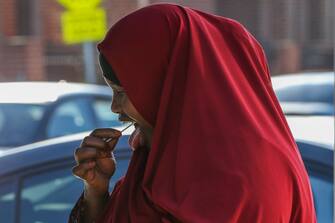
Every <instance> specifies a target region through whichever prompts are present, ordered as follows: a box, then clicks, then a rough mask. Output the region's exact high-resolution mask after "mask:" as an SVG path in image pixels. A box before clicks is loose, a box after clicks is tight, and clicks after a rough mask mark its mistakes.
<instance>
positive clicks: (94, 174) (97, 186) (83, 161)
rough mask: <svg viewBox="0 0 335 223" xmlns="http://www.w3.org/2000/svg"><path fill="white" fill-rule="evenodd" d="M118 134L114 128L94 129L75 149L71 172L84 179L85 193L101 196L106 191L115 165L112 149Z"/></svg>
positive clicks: (118, 136) (119, 134)
mask: <svg viewBox="0 0 335 223" xmlns="http://www.w3.org/2000/svg"><path fill="white" fill-rule="evenodd" d="M120 136H121V132H120V131H118V130H115V129H107V128H105V129H95V130H94V131H93V132H92V133H91V134H90V135H89V136H86V137H85V138H84V139H83V141H82V143H81V145H80V147H79V148H78V149H76V151H75V154H74V156H75V160H76V162H77V165H76V166H75V167H73V168H72V173H73V174H74V175H75V176H77V177H79V178H80V179H82V180H83V181H84V183H85V195H86V194H87V195H88V196H91V197H92V196H93V197H95V196H96V197H101V196H104V195H105V194H106V193H107V192H108V186H109V181H110V178H111V177H112V176H113V174H114V172H115V165H116V161H115V158H114V155H113V150H114V148H115V145H116V143H117V141H118V139H119V138H120ZM106 139H111V140H106Z"/></svg>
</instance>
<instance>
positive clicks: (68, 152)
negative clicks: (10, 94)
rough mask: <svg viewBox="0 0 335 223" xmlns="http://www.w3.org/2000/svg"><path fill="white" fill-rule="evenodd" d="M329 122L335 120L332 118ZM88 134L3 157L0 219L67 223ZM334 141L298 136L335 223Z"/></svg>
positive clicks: (327, 220) (323, 215) (325, 218)
mask: <svg viewBox="0 0 335 223" xmlns="http://www.w3.org/2000/svg"><path fill="white" fill-rule="evenodd" d="M298 118H301V117H298ZM324 118H330V117H324ZM328 121H329V123H333V119H331V118H330V119H329V120H328ZM289 124H290V125H291V126H292V127H293V125H302V126H303V125H304V123H303V122H300V121H299V122H296V121H295V120H294V117H291V118H290V120H289ZM307 124H308V126H307V127H308V128H309V129H311V131H314V132H319V131H333V132H332V135H331V137H333V134H334V128H331V129H316V128H314V125H313V124H312V123H310V122H309V123H307ZM303 127H304V128H306V126H303ZM299 128H300V127H294V128H292V129H293V130H296V129H299ZM132 131H133V128H132V129H128V130H126V132H125V133H124V135H123V136H122V137H121V138H120V141H119V143H118V144H117V147H116V151H115V157H116V159H117V170H116V173H115V174H114V176H113V177H112V180H111V184H110V187H111V188H110V189H112V187H113V186H114V183H115V181H116V180H117V179H119V178H120V177H121V176H122V175H123V174H124V173H125V171H126V169H127V167H128V163H129V159H130V156H131V150H130V148H129V145H128V142H127V141H128V137H129V134H130V133H131V132H132ZM293 133H294V134H295V135H296V133H295V132H293ZM87 134H88V133H81V134H76V135H71V136H63V137H60V138H55V139H50V140H47V141H43V142H38V143H34V144H31V145H26V146H23V147H19V148H15V149H12V150H8V151H4V152H3V153H2V154H1V155H0V222H5V223H23V222H25V223H30V222H45V223H46V222H47V223H59V222H66V221H67V217H68V215H69V213H70V210H71V209H72V207H73V205H74V203H75V201H76V200H77V199H78V197H79V196H80V194H81V193H82V190H83V183H82V181H81V180H79V179H77V178H75V177H74V176H73V175H72V173H71V168H72V167H73V166H74V165H75V161H74V158H73V153H74V150H75V148H77V147H78V146H79V144H80V142H81V140H82V138H83V137H84V136H85V135H87ZM329 141H330V140H328V141H327V140H323V139H321V140H319V141H318V140H314V139H313V140H309V133H308V134H307V135H303V134H301V135H298V136H297V138H296V142H297V144H298V147H299V149H300V152H301V154H302V158H303V160H304V162H305V166H306V168H307V171H308V173H309V176H310V180H311V184H312V188H313V194H314V201H315V207H316V211H317V216H318V222H319V223H332V222H333V206H332V204H333V152H334V151H333V146H332V145H331V144H329V143H328V142H329ZM274 202H275V201H274Z"/></svg>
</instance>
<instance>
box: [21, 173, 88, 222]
mask: <svg viewBox="0 0 335 223" xmlns="http://www.w3.org/2000/svg"><path fill="white" fill-rule="evenodd" d="M82 187H83V185H82V182H81V181H80V180H78V179H77V178H75V177H74V176H73V175H72V173H71V168H70V167H62V168H61V169H56V170H47V171H45V172H43V173H40V174H36V175H33V176H29V177H25V178H24V179H23V184H22V191H21V197H20V213H19V215H20V220H21V221H20V222H21V223H24V222H27V223H28V222H39V223H47V222H48V223H58V222H67V216H68V214H69V213H70V211H71V208H72V206H73V205H74V203H75V202H76V200H77V198H78V197H79V196H80V194H81V192H82Z"/></svg>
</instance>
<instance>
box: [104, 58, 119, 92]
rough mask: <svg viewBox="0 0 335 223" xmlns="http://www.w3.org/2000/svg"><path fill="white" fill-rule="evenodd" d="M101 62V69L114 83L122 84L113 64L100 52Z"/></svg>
mask: <svg viewBox="0 0 335 223" xmlns="http://www.w3.org/2000/svg"><path fill="white" fill-rule="evenodd" d="M99 63H100V66H101V70H102V73H103V75H104V76H105V77H106V78H107V79H108V80H110V81H112V82H113V83H114V84H116V85H119V86H121V83H120V81H119V79H118V78H117V77H116V74H115V72H114V70H113V68H112V66H111V65H110V64H109V63H108V62H107V60H106V59H105V57H104V56H103V55H102V54H101V53H100V54H99Z"/></svg>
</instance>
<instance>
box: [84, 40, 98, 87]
mask: <svg viewBox="0 0 335 223" xmlns="http://www.w3.org/2000/svg"><path fill="white" fill-rule="evenodd" d="M94 49H95V48H94V44H93V43H92V42H85V43H83V57H84V68H85V81H86V82H87V83H90V84H95V83H96V82H97V79H96V73H95V60H94V55H95V50H94Z"/></svg>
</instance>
